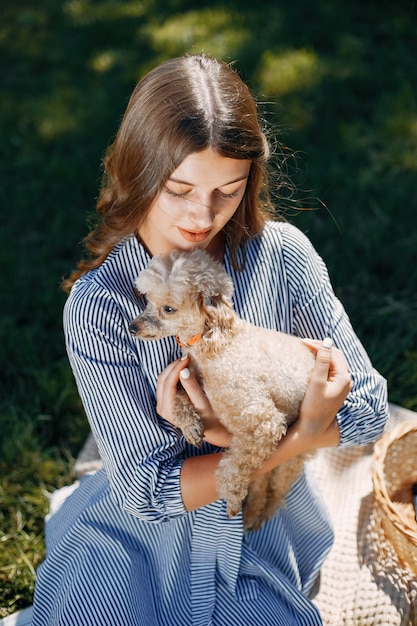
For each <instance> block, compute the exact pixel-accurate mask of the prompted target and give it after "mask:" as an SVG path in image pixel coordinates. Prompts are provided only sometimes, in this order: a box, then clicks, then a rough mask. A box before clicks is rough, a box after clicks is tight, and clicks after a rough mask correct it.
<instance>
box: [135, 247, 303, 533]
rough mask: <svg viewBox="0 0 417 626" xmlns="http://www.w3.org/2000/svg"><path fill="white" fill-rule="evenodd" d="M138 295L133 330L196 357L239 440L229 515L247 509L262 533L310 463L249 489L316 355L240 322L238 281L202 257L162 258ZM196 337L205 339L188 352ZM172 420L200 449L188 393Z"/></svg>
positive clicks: (222, 487) (227, 480)
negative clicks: (140, 305)
mask: <svg viewBox="0 0 417 626" xmlns="http://www.w3.org/2000/svg"><path fill="white" fill-rule="evenodd" d="M136 288H137V289H138V291H139V292H140V293H141V294H144V295H146V298H147V306H146V309H145V310H144V311H143V312H142V313H141V314H140V315H139V316H138V317H136V318H135V319H134V320H133V321H132V324H131V326H130V331H131V333H132V334H133V335H134V336H136V337H139V338H141V339H145V340H152V339H159V338H161V337H166V336H170V335H176V336H177V337H178V338H179V340H180V341H181V343H182V344H183V345H184V350H185V352H187V353H189V354H190V356H191V361H190V363H191V364H192V367H193V368H194V370H195V371H196V373H197V375H198V377H199V379H200V381H201V384H202V385H203V388H204V391H205V393H206V395H207V397H208V399H209V401H210V403H211V406H212V408H213V411H214V413H215V415H217V416H218V418H219V420H220V421H221V422H222V423H223V424H224V426H225V427H226V428H227V429H228V430H229V431H230V432H231V433H232V435H233V438H232V443H231V445H230V448H229V449H228V450H227V451H226V452H225V454H224V458H223V459H222V461H221V462H220V465H219V468H218V471H217V481H218V489H219V494H220V496H221V497H222V498H224V499H225V500H226V501H227V514H228V516H229V517H232V516H234V515H236V514H237V513H238V512H239V511H240V509H241V508H242V503H243V504H244V508H243V514H244V524H245V528H246V529H251V530H256V529H258V528H260V527H261V526H262V524H263V523H264V521H265V520H267V519H268V518H270V517H271V516H272V515H273V514H274V512H275V511H276V509H277V507H278V506H282V505H283V504H284V497H285V494H286V493H287V492H288V490H289V488H290V487H291V485H292V484H293V482H294V481H295V479H296V478H297V477H298V476H299V474H300V472H301V470H302V466H303V464H304V462H305V460H306V455H300V456H298V457H296V458H294V459H291V460H290V461H288V462H286V463H284V464H282V465H281V466H280V467H278V468H277V469H275V470H273V471H271V472H269V473H268V474H266V475H264V476H262V477H261V478H258V479H256V480H255V481H253V482H250V481H251V475H252V473H253V472H254V470H255V469H257V468H259V467H260V466H261V465H262V463H263V461H265V460H266V459H267V458H268V457H269V456H270V455H271V454H272V452H273V451H274V450H275V449H276V447H277V444H278V442H279V440H280V439H281V437H282V436H283V435H284V434H285V433H286V431H287V426H288V425H289V424H291V423H292V422H293V421H294V420H296V419H297V417H298V414H299V409H300V404H301V401H302V399H303V397H304V394H305V390H306V387H307V384H308V380H309V377H310V374H311V370H312V368H313V364H314V356H313V354H312V353H311V351H310V350H309V349H308V348H307V347H306V346H305V345H304V344H303V343H302V342H301V341H300V339H298V338H296V337H293V336H291V335H287V334H284V333H281V332H277V331H275V330H269V329H264V328H260V327H257V326H254V325H253V324H250V323H249V322H246V321H244V320H242V319H240V318H239V317H238V316H237V315H236V313H235V312H234V311H233V307H232V295H233V284H232V280H231V278H230V277H229V276H228V275H227V274H226V273H225V272H224V270H223V268H222V266H221V264H220V263H218V262H217V261H215V260H214V259H213V258H212V257H211V256H209V255H208V254H207V253H206V252H204V251H203V250H199V249H195V250H193V251H192V252H180V251H177V250H174V251H173V252H172V253H171V254H170V255H169V256H166V257H162V256H159V257H154V258H153V259H152V260H151V261H150V263H149V265H148V267H147V268H146V269H145V270H143V271H142V272H141V274H140V275H139V277H138V278H137V281H136ZM200 335H201V337H200ZM192 337H198V338H199V339H198V340H197V341H196V342H195V343H192V345H187V344H189V342H190V338H192ZM190 366H191V365H190ZM173 421H174V422H175V424H176V425H177V426H179V427H180V428H181V429H182V431H183V434H184V436H185V438H186V440H187V441H188V442H190V443H192V444H194V445H196V446H199V445H201V441H202V437H203V425H202V422H201V419H200V417H199V415H198V414H197V413H196V411H195V409H194V407H193V406H192V405H191V403H190V401H189V399H188V396H187V395H186V394H185V392H184V391H180V392H179V393H178V395H177V400H176V405H175V417H174V418H173Z"/></svg>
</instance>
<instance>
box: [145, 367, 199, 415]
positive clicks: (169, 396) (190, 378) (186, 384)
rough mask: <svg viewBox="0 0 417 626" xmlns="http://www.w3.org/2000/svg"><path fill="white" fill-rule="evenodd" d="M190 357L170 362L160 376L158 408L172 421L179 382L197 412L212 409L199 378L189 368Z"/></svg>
mask: <svg viewBox="0 0 417 626" xmlns="http://www.w3.org/2000/svg"><path fill="white" fill-rule="evenodd" d="M188 364H189V357H186V358H184V359H178V360H177V361H173V362H172V363H170V364H169V365H168V366H167V367H166V368H165V369H164V370H163V371H162V372H161V373H160V375H159V376H158V383H157V387H156V410H157V412H158V414H159V415H161V416H162V417H163V418H165V419H166V420H168V421H171V423H172V417H171V416H172V410H173V404H174V401H175V398H176V395H177V389H178V387H177V386H178V382H180V383H181V385H182V387H183V388H184V390H185V392H186V394H187V395H188V397H189V398H190V400H191V403H192V404H193V405H194V407H195V408H196V410H197V412H198V413H200V414H202V415H204V414H205V413H207V412H209V411H210V403H209V401H208V400H207V396H206V395H205V393H204V391H203V390H202V388H201V386H200V384H199V382H198V380H197V378H196V377H195V375H194V374H193V373H192V372H191V371H190V370H189V368H188V367H187V365H188Z"/></svg>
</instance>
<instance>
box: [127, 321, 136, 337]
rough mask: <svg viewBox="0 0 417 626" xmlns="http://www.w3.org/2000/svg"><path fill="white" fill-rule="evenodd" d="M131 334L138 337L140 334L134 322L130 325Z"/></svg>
mask: <svg viewBox="0 0 417 626" xmlns="http://www.w3.org/2000/svg"><path fill="white" fill-rule="evenodd" d="M129 332H130V334H131V335H136V333H137V332H138V327H137V324H135V322H132V323H131V324H129Z"/></svg>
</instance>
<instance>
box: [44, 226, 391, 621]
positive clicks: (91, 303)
mask: <svg viewBox="0 0 417 626" xmlns="http://www.w3.org/2000/svg"><path fill="white" fill-rule="evenodd" d="M148 262H149V256H148V254H147V252H146V251H145V249H144V248H143V247H142V246H141V245H140V243H139V242H138V241H137V239H136V238H135V237H133V236H132V237H128V238H126V239H125V240H124V241H122V242H121V243H120V244H119V245H118V246H117V247H116V248H115V249H114V250H113V251H112V253H111V254H110V256H109V257H108V258H107V260H106V261H105V262H104V263H103V264H102V265H101V266H100V267H99V268H98V269H96V270H93V271H90V272H89V273H88V274H87V275H86V276H84V277H82V278H80V279H79V280H78V281H77V283H76V284H75V286H74V287H73V289H72V292H71V294H70V297H69V299H68V301H67V304H66V307H65V312H64V325H65V336H66V343H67V350H68V355H69V359H70V362H71V366H72V368H73V371H74V375H75V378H76V381H77V385H78V389H79V393H80V395H81V398H82V401H83V404H84V407H85V410H86V412H87V415H88V418H89V421H90V424H91V428H92V430H93V433H94V435H95V438H96V440H97V444H98V447H99V450H100V454H101V457H102V459H103V462H104V469H103V470H101V471H99V472H97V473H95V474H91V475H87V476H85V477H84V478H83V479H82V480H81V482H80V485H79V486H78V488H77V489H75V491H74V492H73V493H72V495H71V496H70V497H69V498H68V499H67V500H66V501H65V502H64V504H63V505H62V506H61V508H60V509H59V510H58V511H57V512H56V513H55V514H54V515H52V516H51V517H50V519H49V520H48V522H47V525H46V539H47V557H46V559H45V561H44V562H43V564H42V565H41V566H40V568H39V570H38V579H37V584H36V590H35V601H34V613H33V625H34V626H46V624H49V625H50V626H58V625H59V626H112V625H114V626H209V625H213V626H232V625H233V626H260V625H262V626H269V625H271V626H272V625H278V624H279V625H280V626H284V625H291V626H297V625H303V626H304V625H305V626H313V625H314V626H316V625H318V624H321V619H320V615H319V614H318V611H317V609H316V607H315V606H314V605H313V603H312V602H311V601H310V600H309V598H308V593H309V591H310V590H311V587H312V585H313V583H314V580H315V579H316V577H317V574H318V572H319V570H320V566H321V564H322V562H323V560H324V558H325V557H326V555H327V553H328V551H329V549H330V547H331V544H332V529H331V526H330V523H329V519H328V516H327V513H326V509H325V506H324V505H323V502H322V500H321V498H320V494H319V493H318V490H317V488H316V485H315V482H314V477H313V476H312V475H311V472H310V470H309V468H308V467H307V469H306V470H305V471H304V473H303V475H302V477H301V478H300V479H299V480H298V481H297V483H296V484H295V485H294V487H293V488H292V490H291V492H290V493H289V494H288V496H287V500H286V506H285V507H284V508H282V509H280V510H279V511H278V512H277V514H276V515H275V517H274V518H273V519H271V520H270V521H268V522H267V523H266V524H265V525H264V526H263V527H262V529H261V530H259V531H257V532H245V533H244V532H243V528H242V517H241V515H239V516H237V517H235V518H233V519H231V520H228V519H227V517H226V515H225V504H224V502H222V501H220V500H219V501H217V502H214V503H212V504H210V505H209V506H206V507H203V508H201V509H198V510H196V511H193V512H190V513H187V512H186V510H185V509H184V505H183V502H182V499H181V492H180V471H181V465H182V462H183V459H184V458H185V457H187V456H191V455H197V454H209V453H210V452H213V451H215V450H218V449H217V448H214V447H212V446H210V445H209V444H207V443H205V444H203V446H202V448H201V449H196V448H194V447H193V446H191V445H189V444H187V443H186V441H185V440H184V438H183V437H182V436H181V434H180V432H179V431H178V430H177V429H175V428H174V427H172V426H171V425H169V424H168V423H167V422H166V421H164V420H163V419H162V418H160V417H159V416H158V415H157V414H156V411H155V387H156V380H157V376H158V374H159V372H161V370H163V369H164V368H165V367H166V365H167V364H168V363H170V362H171V361H172V360H173V359H175V358H178V357H179V356H180V353H179V348H178V346H177V345H176V343H175V340H174V339H173V338H166V339H163V340H158V341H154V342H141V341H138V340H136V339H134V338H133V337H132V336H131V335H130V333H129V330H128V326H129V323H130V321H131V320H132V319H133V318H134V317H135V316H136V315H137V314H138V313H139V312H140V310H141V308H143V302H142V301H141V300H140V299H139V298H138V297H137V296H136V294H135V292H134V289H133V284H134V279H135V278H136V276H137V275H138V274H139V272H140V271H141V270H142V269H143V268H144V267H145V266H146V265H147V263H148ZM224 263H225V269H226V271H227V272H228V273H230V275H231V276H232V278H233V281H234V286H235V294H234V304H235V308H236V310H237V312H238V313H239V314H240V315H241V316H242V317H243V318H245V319H247V320H249V321H251V322H253V323H255V324H257V325H261V326H265V327H268V328H275V329H279V330H282V331H285V332H288V333H292V334H295V335H299V336H307V337H317V338H323V337H326V336H330V337H331V338H332V339H333V341H334V343H335V345H337V346H338V347H340V348H341V349H342V350H343V351H344V353H345V355H346V357H347V360H348V362H349V368H350V371H351V373H352V377H353V381H354V388H353V390H352V392H351V393H350V394H349V396H348V398H347V400H346V402H345V403H344V405H343V407H342V408H341V410H340V412H339V414H338V416H337V419H338V422H339V426H340V432H341V445H342V446H347V445H353V444H366V443H369V442H371V441H373V440H375V439H376V438H377V437H378V436H379V435H380V433H381V432H382V430H383V427H384V423H385V420H386V418H387V398H386V384H385V381H384V379H383V378H382V377H381V376H380V375H379V374H378V373H377V372H376V371H375V370H374V369H373V367H372V365H371V363H370V361H369V359H368V357H367V355H366V353H365V351H364V349H363V347H362V346H361V344H360V342H359V340H358V338H357V337H356V336H355V334H354V332H353V331H352V328H351V325H350V322H349V319H348V317H347V315H346V313H345V311H344V309H343V307H342V305H341V304H340V302H339V301H338V300H337V298H336V297H335V295H334V293H333V291H332V288H331V285H330V282H329V278H328V274H327V271H326V267H325V265H324V263H323V261H322V260H321V258H320V257H319V256H318V255H317V253H316V252H315V250H314V249H313V247H312V246H311V244H310V242H309V241H308V239H307V238H306V237H305V236H304V235H303V234H302V233H301V232H300V231H299V230H298V229H296V228H295V227H294V226H291V225H290V224H285V223H279V222H277V223H275V222H270V223H268V224H267V226H266V227H265V229H264V231H263V233H262V235H260V236H258V237H257V238H255V239H254V240H253V241H251V242H250V243H249V245H248V247H247V259H246V268H245V270H244V271H243V272H236V271H235V270H234V269H233V267H232V265H231V262H230V256H229V253H228V251H226V255H225V260H224Z"/></svg>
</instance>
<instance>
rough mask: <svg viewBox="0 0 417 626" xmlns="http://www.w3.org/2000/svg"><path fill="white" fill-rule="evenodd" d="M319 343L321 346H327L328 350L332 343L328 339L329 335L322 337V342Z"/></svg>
mask: <svg viewBox="0 0 417 626" xmlns="http://www.w3.org/2000/svg"><path fill="white" fill-rule="evenodd" d="M321 345H322V346H323V348H327V349H328V350H330V348H331V347H332V345H333V341H332V340H331V339H330V337H326V338H325V339H323V343H322V344H321Z"/></svg>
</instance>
